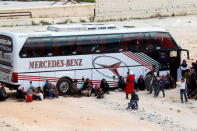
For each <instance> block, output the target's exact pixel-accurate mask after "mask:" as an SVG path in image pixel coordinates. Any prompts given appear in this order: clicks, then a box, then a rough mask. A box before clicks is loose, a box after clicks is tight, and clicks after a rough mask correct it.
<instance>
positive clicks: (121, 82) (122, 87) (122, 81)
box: [118, 76, 126, 90]
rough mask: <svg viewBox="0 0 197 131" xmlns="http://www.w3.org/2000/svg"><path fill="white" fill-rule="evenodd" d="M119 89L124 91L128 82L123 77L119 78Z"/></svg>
mask: <svg viewBox="0 0 197 131" xmlns="http://www.w3.org/2000/svg"><path fill="white" fill-rule="evenodd" d="M118 87H119V88H120V89H122V90H125V87H126V82H125V80H124V78H123V77H122V76H120V78H119V82H118Z"/></svg>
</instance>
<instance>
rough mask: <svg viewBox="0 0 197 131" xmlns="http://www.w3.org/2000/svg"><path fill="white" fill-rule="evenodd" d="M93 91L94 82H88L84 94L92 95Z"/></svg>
mask: <svg viewBox="0 0 197 131" xmlns="http://www.w3.org/2000/svg"><path fill="white" fill-rule="evenodd" d="M91 92H92V84H91V82H90V81H88V82H87V85H86V86H85V87H84V88H83V90H82V92H81V93H82V94H83V95H84V96H91Z"/></svg>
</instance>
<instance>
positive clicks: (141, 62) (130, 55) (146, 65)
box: [123, 52, 152, 70]
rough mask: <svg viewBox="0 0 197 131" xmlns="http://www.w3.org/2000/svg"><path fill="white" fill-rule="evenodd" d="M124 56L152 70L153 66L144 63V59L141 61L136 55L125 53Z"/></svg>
mask: <svg viewBox="0 0 197 131" xmlns="http://www.w3.org/2000/svg"><path fill="white" fill-rule="evenodd" d="M123 54H124V55H126V56H127V57H129V58H131V59H133V60H134V61H137V62H138V63H140V64H142V65H143V66H145V67H147V68H148V69H150V70H152V65H150V64H149V63H147V62H145V61H143V60H142V59H140V58H139V57H137V56H136V55H133V54H132V53H131V52H123Z"/></svg>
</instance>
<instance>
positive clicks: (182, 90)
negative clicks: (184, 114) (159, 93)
mask: <svg viewBox="0 0 197 131" xmlns="http://www.w3.org/2000/svg"><path fill="white" fill-rule="evenodd" d="M183 95H184V97H185V102H187V95H186V80H185V79H184V78H181V83H180V97H181V103H183Z"/></svg>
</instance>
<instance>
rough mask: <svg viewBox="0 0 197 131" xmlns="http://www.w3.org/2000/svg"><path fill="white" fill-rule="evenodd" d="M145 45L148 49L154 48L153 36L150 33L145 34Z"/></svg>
mask: <svg viewBox="0 0 197 131" xmlns="http://www.w3.org/2000/svg"><path fill="white" fill-rule="evenodd" d="M143 44H144V47H145V49H146V50H152V49H153V42H152V38H151V36H150V34H149V33H145V34H144V43H143Z"/></svg>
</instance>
